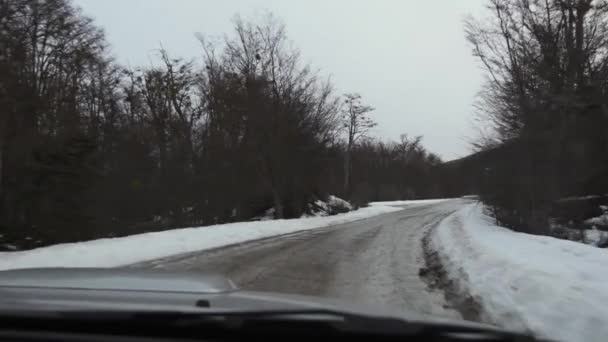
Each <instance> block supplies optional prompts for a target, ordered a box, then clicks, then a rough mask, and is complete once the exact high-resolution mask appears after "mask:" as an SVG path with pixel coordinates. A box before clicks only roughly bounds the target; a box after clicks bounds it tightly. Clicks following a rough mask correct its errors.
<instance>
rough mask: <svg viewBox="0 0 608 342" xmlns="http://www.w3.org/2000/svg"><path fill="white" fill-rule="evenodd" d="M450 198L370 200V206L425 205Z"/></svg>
mask: <svg viewBox="0 0 608 342" xmlns="http://www.w3.org/2000/svg"><path fill="white" fill-rule="evenodd" d="M450 199H451V198H438V199H426V200H407V201H388V202H372V203H370V204H369V205H371V206H376V205H380V206H386V205H388V206H395V205H397V206H404V205H426V204H437V203H441V202H445V201H448V200H450Z"/></svg>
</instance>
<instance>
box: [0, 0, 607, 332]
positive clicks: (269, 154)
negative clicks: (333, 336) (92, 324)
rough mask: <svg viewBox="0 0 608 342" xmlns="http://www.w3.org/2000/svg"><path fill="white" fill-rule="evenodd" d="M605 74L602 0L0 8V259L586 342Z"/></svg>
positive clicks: (600, 220)
mask: <svg viewBox="0 0 608 342" xmlns="http://www.w3.org/2000/svg"><path fill="white" fill-rule="evenodd" d="M607 79H608V2H607V1H605V0H458V1H453V0H438V1H391V0H379V1H346V0H336V1H320V0H319V1H316V0H314V1H307V2H303V1H298V2H295V1H289V2H287V1H274V0H259V1H237V0H234V1H222V2H221V3H220V2H216V1H213V2H212V1H194V0H183V1H169V0H150V1H148V0H146V1H136V0H129V1H124V0H123V1H119V0H106V1H98V0H95V1H94V0H0V270H2V271H5V270H14V269H23V268H35V269H44V268H58V267H61V268H120V269H123V270H122V271H124V269H128V270H133V272H135V270H141V269H143V270H165V271H176V272H177V271H179V272H184V273H192V274H197V275H213V276H221V277H225V278H226V279H228V280H227V281H229V282H231V284H235V285H236V286H238V287H239V288H240V289H242V290H244V291H260V292H267V293H273V294H288V295H289V294H291V295H294V294H295V295H305V296H311V297H314V298H320V299H327V298H330V299H333V300H341V301H343V302H346V303H351V304H352V303H356V304H358V305H361V306H362V307H363V308H365V307H366V306H367V305H373V306H380V307H386V308H391V309H397V310H402V311H404V312H412V313H416V314H424V315H428V316H433V317H439V318H447V319H453V320H456V321H462V320H470V321H476V322H481V323H485V324H490V325H496V326H499V327H502V328H506V329H510V330H515V331H521V332H526V333H531V334H533V335H535V336H539V337H543V338H550V339H556V340H564V341H591V340H595V341H599V340H602V339H603V337H604V336H606V334H608V324H606V323H608V309H606V305H603V304H602V303H604V302H606V301H608V287H607V286H606V284H607V282H608V273H607V272H606V270H605V267H606V265H608V254H606V248H607V247H608V182H607V179H608V178H607V176H608V134H607V133H606V127H608V111H607V108H608V107H607V105H608V98H607V97H606V93H607V92H608V83H607ZM39 272H40V273H38V276H39V280H35V281H38V282H39V284H40V285H45V284H47V285H48V284H50V283H53V282H51V281H50V280H48V277H51V275H50V273H46V272H43V271H42V270H39ZM1 273H2V272H0V274H1ZM104 274H105V273H104ZM83 275H84V273H83ZM86 275H87V277H89V276H93V275H92V273H89V271H87V273H86ZM45 277H47V280H45ZM1 278H2V276H1V275H0V286H1V285H2V281H1ZM83 278H85V277H83ZM24 281H25V280H23V279H21V278H15V279H14V280H13V282H12V283H11V284H12V285H15V284H17V285H18V284H19V283H20V282H24ZM82 281H85V280H82ZM196 281H199V282H200V281H204V280H200V279H198V280H196ZM25 282H26V283H28V284H30V285H31V282H32V279H29V280H27V281H25ZM85 282H86V281H85ZM89 283H91V281H89ZM135 283H137V282H133V283H132V284H135ZM70 284H72V285H73V286H75V287H78V284H79V283H78V281H76V283H75V285H74V283H70ZM163 284H164V283H163ZM158 286H160V287H162V286H164V285H162V286H161V285H158ZM158 286H152V285H151V287H152V288H157V287H158ZM167 286H169V285H167ZM364 311H365V310H364Z"/></svg>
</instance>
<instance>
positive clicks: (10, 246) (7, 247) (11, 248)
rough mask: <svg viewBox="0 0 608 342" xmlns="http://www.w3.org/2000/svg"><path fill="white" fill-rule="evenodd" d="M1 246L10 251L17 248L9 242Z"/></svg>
mask: <svg viewBox="0 0 608 342" xmlns="http://www.w3.org/2000/svg"><path fill="white" fill-rule="evenodd" d="M2 247H3V248H5V249H8V250H11V251H16V250H17V249H19V248H18V247H17V246H15V245H11V244H10V243H5V244H3V245H2ZM0 255H2V253H0Z"/></svg>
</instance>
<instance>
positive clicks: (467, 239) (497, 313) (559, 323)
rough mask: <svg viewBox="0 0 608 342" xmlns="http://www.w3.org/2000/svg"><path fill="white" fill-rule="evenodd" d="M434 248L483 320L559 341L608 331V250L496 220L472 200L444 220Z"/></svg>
mask: <svg viewBox="0 0 608 342" xmlns="http://www.w3.org/2000/svg"><path fill="white" fill-rule="evenodd" d="M431 246H432V248H433V249H435V250H436V251H437V252H438V253H439V255H440V258H441V261H442V263H443V265H444V267H445V268H446V271H447V273H448V277H449V278H450V279H452V280H454V281H455V282H456V286H457V287H458V289H459V290H460V291H461V292H463V293H468V294H469V295H471V296H472V297H473V298H476V299H477V300H478V301H479V302H480V304H481V307H482V315H483V318H484V320H487V321H488V322H491V323H495V324H498V325H501V326H503V327H506V328H509V329H515V330H520V331H530V332H533V333H535V334H537V335H538V336H540V337H544V338H549V339H554V340H559V341H598V342H599V341H604V340H605V338H606V336H607V335H608V305H607V304H606V303H608V286H606V284H608V272H606V265H608V253H607V252H606V251H605V250H603V249H599V248H595V247H591V246H588V245H584V244H581V243H576V242H571V241H566V240H560V239H556V238H552V237H547V236H535V235H528V234H523V233H516V232H513V231H511V230H509V229H506V228H502V227H498V226H495V225H494V224H493V220H492V219H491V218H490V217H488V216H486V215H485V214H484V212H483V206H482V205H478V204H471V205H468V206H465V207H464V208H463V209H461V210H459V211H458V212H456V213H455V214H453V215H451V216H449V217H448V218H446V219H445V220H444V221H442V223H441V224H440V225H439V226H438V227H437V229H436V230H435V231H434V234H433V236H432V240H431Z"/></svg>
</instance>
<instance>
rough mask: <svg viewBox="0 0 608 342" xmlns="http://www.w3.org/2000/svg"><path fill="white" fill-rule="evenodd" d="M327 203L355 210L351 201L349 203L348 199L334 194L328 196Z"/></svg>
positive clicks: (330, 205) (331, 205)
mask: <svg viewBox="0 0 608 342" xmlns="http://www.w3.org/2000/svg"><path fill="white" fill-rule="evenodd" d="M327 205H328V206H329V207H334V208H335V207H341V208H346V209H348V210H353V206H352V205H351V204H350V203H348V202H347V201H345V200H343V199H341V198H339V197H336V196H334V195H330V196H329V197H328V198H327Z"/></svg>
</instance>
